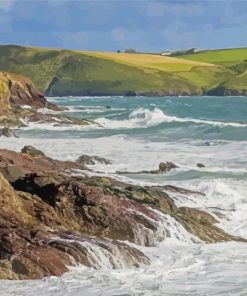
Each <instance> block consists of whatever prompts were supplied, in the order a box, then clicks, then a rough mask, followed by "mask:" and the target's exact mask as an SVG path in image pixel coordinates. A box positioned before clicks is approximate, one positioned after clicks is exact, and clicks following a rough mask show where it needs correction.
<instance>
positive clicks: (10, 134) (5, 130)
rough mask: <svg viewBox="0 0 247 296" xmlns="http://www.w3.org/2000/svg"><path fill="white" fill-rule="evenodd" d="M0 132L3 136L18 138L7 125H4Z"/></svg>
mask: <svg viewBox="0 0 247 296" xmlns="http://www.w3.org/2000/svg"><path fill="white" fill-rule="evenodd" d="M1 132H2V135H3V136H5V137H8V138H10V137H12V138H19V137H18V136H17V135H16V134H15V133H14V132H13V131H12V130H11V129H10V128H9V127H4V128H3V129H2V131H1Z"/></svg>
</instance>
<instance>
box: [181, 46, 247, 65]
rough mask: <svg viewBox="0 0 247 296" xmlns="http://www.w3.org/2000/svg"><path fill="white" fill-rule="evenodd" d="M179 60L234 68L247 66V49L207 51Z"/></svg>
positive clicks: (183, 56) (182, 56)
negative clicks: (242, 65) (241, 65)
mask: <svg viewBox="0 0 247 296" xmlns="http://www.w3.org/2000/svg"><path fill="white" fill-rule="evenodd" d="M179 58H181V59H183V60H184V59H186V60H190V61H197V62H204V63H212V64H217V65H221V66H224V67H228V68H232V67H234V66H237V65H240V64H243V63H244V64H247V48H233V49H218V50H207V51H202V52H198V53H194V54H188V55H181V56H179ZM233 69H234V68H233Z"/></svg>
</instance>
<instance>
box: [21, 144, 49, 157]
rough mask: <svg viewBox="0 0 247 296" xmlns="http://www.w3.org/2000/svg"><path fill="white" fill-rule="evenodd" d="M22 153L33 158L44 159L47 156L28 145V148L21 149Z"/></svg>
mask: <svg viewBox="0 0 247 296" xmlns="http://www.w3.org/2000/svg"><path fill="white" fill-rule="evenodd" d="M21 152H22V153H25V154H28V155H31V156H33V157H39V156H41V157H43V156H45V153H43V152H42V151H41V150H39V149H37V148H35V147H33V146H31V145H28V146H24V147H23V148H22V149H21Z"/></svg>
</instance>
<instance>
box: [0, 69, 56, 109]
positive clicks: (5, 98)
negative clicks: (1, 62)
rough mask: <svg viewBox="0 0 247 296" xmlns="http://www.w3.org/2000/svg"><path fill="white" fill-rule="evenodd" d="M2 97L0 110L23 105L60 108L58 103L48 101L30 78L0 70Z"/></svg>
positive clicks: (0, 92)
mask: <svg viewBox="0 0 247 296" xmlns="http://www.w3.org/2000/svg"><path fill="white" fill-rule="evenodd" d="M0 98H1V102H2V104H1V105H0V106H1V110H0V112H1V111H3V110H6V109H10V107H18V106H23V105H28V106H30V107H32V108H35V109H38V108H48V109H52V110H58V109H59V108H58V107H57V106H56V105H54V104H51V103H49V102H47V100H46V99H45V97H44V94H43V93H41V92H40V91H38V90H37V88H36V87H35V86H34V84H33V83H32V81H31V80H30V79H28V78H26V77H23V76H19V75H15V74H13V73H7V72H0Z"/></svg>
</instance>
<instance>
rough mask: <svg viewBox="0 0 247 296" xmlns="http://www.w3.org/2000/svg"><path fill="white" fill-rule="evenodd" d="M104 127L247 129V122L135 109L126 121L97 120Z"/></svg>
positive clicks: (155, 109)
mask: <svg viewBox="0 0 247 296" xmlns="http://www.w3.org/2000/svg"><path fill="white" fill-rule="evenodd" d="M96 122H97V123H99V124H100V125H101V126H102V127H105V128H109V129H116V128H123V129H124V128H125V129H126V128H127V129H128V128H147V127H151V126H156V125H159V124H162V123H170V122H180V123H197V124H207V125H214V126H219V127H224V126H231V127H247V122H246V123H245V122H243V123H241V122H221V121H212V120H203V119H195V118H181V117H176V116H169V115H166V114H165V113H164V112H163V111H162V110H161V109H159V108H154V109H153V110H149V109H145V108H138V109H135V110H134V111H133V112H132V113H131V114H130V115H129V118H128V119H124V120H110V119H107V118H104V117H103V118H98V119H97V120H96Z"/></svg>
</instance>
